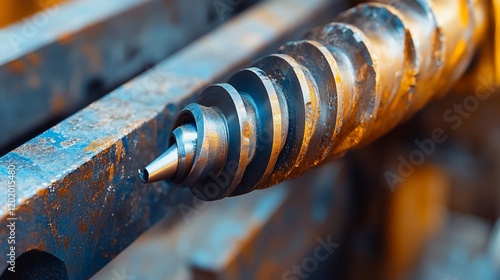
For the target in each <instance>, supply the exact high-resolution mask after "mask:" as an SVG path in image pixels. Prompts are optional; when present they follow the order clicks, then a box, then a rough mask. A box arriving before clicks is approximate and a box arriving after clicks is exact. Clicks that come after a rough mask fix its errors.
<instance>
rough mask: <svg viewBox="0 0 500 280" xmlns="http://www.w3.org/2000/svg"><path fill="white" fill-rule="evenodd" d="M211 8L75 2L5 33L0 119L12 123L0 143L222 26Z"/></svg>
mask: <svg viewBox="0 0 500 280" xmlns="http://www.w3.org/2000/svg"><path fill="white" fill-rule="evenodd" d="M47 1H51V0H47ZM53 1H57V0H53ZM96 7H98V8H96ZM212 9H213V7H212V5H211V4H210V3H209V1H194V0H189V1H178V0H174V1H162V0H124V1H100V0H88V1H71V2H69V3H66V4H62V5H60V6H54V7H50V8H48V9H46V10H44V11H41V12H39V13H38V14H36V15H33V16H31V17H28V18H26V19H25V20H23V21H21V22H19V23H16V24H13V25H11V26H8V27H6V28H4V29H2V30H0V39H1V42H2V44H0V84H1V85H2V87H1V89H0V119H1V120H15V121H2V122H1V123H0V148H2V147H3V146H4V145H6V144H8V143H10V142H11V141H13V140H15V139H16V138H17V137H20V136H23V135H24V134H26V133H28V132H30V130H33V129H35V128H36V127H37V126H39V125H41V124H44V123H45V122H49V121H52V119H53V118H56V117H58V116H61V115H63V116H64V115H67V114H68V113H70V112H72V111H73V110H75V108H78V107H81V106H83V105H86V104H88V103H89V102H90V101H93V100H95V99H96V97H98V96H99V95H100V94H103V93H104V92H105V91H106V90H110V89H112V88H113V87H115V86H117V85H119V84H120V83H123V82H124V81H126V80H127V79H130V78H131V77H132V76H133V75H135V74H137V73H139V72H140V71H142V70H143V69H145V67H148V66H151V65H153V64H155V63H157V62H159V61H160V60H162V59H164V58H165V57H166V56H167V55H168V54H171V53H172V52H173V51H175V50H177V49H179V48H181V47H182V46H184V45H185V44H187V43H188V42H190V41H192V40H193V39H195V38H196V37H198V36H200V35H201V34H203V33H205V32H206V31H209V30H210V29H211V28H212V27H214V26H216V25H217V24H219V23H220V21H219V18H217V17H216V18H215V19H214V18H212V19H211V18H210V17H209V14H210V12H212ZM26 100H30V102H26Z"/></svg>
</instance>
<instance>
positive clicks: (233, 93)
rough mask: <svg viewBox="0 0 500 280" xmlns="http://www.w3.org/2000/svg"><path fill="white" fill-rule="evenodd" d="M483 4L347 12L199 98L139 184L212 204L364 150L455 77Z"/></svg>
mask: <svg viewBox="0 0 500 280" xmlns="http://www.w3.org/2000/svg"><path fill="white" fill-rule="evenodd" d="M487 4H488V3H487V2H486V1H483V0H399V1H391V0H387V1H384V0H381V1H376V2H370V3H366V4H361V5H359V6H357V7H354V8H352V9H350V10H347V11H346V12H344V13H342V14H340V15H339V16H338V17H337V18H336V19H335V21H334V22H332V23H330V24H327V25H325V26H322V27H319V28H316V29H314V30H312V31H311V32H310V33H309V34H308V35H307V36H306V37H305V39H304V40H302V41H297V42H290V43H287V44H285V45H284V46H282V47H281V48H280V53H279V54H273V55H269V56H266V57H264V58H261V59H260V60H258V61H257V62H255V64H254V66H253V67H251V68H247V69H243V70H241V71H239V72H237V73H236V74H234V75H233V76H232V77H231V78H230V79H229V81H228V82H227V83H224V84H216V85H212V86H210V87H208V88H206V89H205V90H204V91H203V92H202V93H201V95H200V97H199V99H198V102H197V104H190V105H188V106H187V107H186V108H185V109H184V110H183V111H182V112H181V113H180V114H179V116H178V118H177V121H176V123H175V125H174V130H173V132H172V137H171V140H170V143H169V145H170V146H174V145H176V147H177V148H175V149H169V151H168V152H166V153H165V154H163V155H162V156H161V157H160V158H159V159H157V160H156V161H155V162H153V163H152V164H150V165H148V166H147V167H146V168H145V170H144V172H143V175H144V174H163V175H161V176H154V178H153V177H151V176H149V178H147V176H141V178H142V179H143V181H145V182H152V181H157V180H164V179H167V180H169V181H171V182H172V183H175V184H178V185H181V186H189V188H190V189H191V190H192V191H193V192H194V193H195V195H197V196H198V197H199V198H201V199H204V200H216V199H221V198H224V197H226V196H233V195H241V194H244V193H248V192H250V191H252V190H254V189H260V188H266V187H269V186H272V185H275V184H277V183H280V182H282V181H283V180H286V179H290V178H294V177H297V176H300V175H301V174H303V173H304V172H306V171H307V170H309V169H310V168H312V167H314V166H316V165H318V164H320V163H322V162H325V161H328V160H332V159H336V158H339V157H341V156H342V155H343V154H345V152H346V151H347V150H349V149H351V148H355V147H358V146H360V145H364V144H367V143H369V142H370V141H372V140H374V139H376V138H377V137H379V136H381V135H383V134H384V133H386V132H388V131H389V130H391V129H392V128H393V127H394V126H396V125H397V124H399V123H400V122H402V121H403V120H405V119H407V118H408V117H410V116H412V115H413V114H414V113H415V112H417V111H418V110H419V109H421V108H422V107H423V106H424V105H425V104H426V103H427V102H429V101H430V100H431V99H433V98H437V97H440V96H442V95H443V94H444V93H446V92H447V91H448V90H449V88H450V86H452V85H453V84H454V83H455V82H456V81H457V80H458V79H459V78H460V76H461V75H462V74H463V73H464V71H465V70H466V68H467V67H468V65H469V63H470V61H471V59H472V57H473V54H474V52H475V49H476V46H477V45H478V43H479V42H480V39H481V37H482V35H483V33H484V31H485V29H486V24H487V12H486V10H487ZM165 158H168V160H165ZM175 159H176V160H175ZM162 161H163V162H167V164H164V165H161V164H158V162H162Z"/></svg>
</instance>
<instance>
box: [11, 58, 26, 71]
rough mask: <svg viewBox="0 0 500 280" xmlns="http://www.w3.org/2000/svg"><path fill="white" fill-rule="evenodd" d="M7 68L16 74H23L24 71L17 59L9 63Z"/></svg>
mask: <svg viewBox="0 0 500 280" xmlns="http://www.w3.org/2000/svg"><path fill="white" fill-rule="evenodd" d="M7 67H8V69H9V70H10V71H12V72H14V73H16V74H24V71H25V67H24V63H23V62H22V61H21V60H19V59H16V60H13V61H11V62H10V63H9V64H8V66H7Z"/></svg>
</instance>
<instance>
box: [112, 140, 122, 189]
mask: <svg viewBox="0 0 500 280" xmlns="http://www.w3.org/2000/svg"><path fill="white" fill-rule="evenodd" d="M122 152H123V142H122V140H120V141H118V142H116V150H115V163H119V162H120V160H121V158H122ZM110 180H111V177H110Z"/></svg>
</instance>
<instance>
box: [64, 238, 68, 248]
mask: <svg viewBox="0 0 500 280" xmlns="http://www.w3.org/2000/svg"><path fill="white" fill-rule="evenodd" d="M68 244H69V240H68V239H66V238H64V241H63V246H64V250H66V249H67V248H68Z"/></svg>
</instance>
